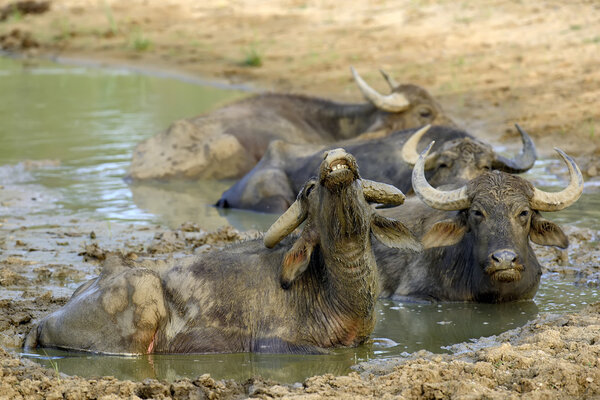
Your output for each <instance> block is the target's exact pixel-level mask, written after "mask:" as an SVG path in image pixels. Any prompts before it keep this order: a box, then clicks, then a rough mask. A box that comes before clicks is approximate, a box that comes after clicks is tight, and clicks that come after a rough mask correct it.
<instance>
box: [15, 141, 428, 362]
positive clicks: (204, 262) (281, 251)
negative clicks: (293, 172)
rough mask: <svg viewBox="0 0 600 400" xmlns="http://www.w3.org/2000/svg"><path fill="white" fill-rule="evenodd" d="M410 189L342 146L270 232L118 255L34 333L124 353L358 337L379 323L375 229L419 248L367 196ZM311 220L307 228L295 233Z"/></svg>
mask: <svg viewBox="0 0 600 400" xmlns="http://www.w3.org/2000/svg"><path fill="white" fill-rule="evenodd" d="M403 201H404V195H403V194H402V193H401V192H400V191H399V190H398V189H396V188H394V187H392V186H390V185H386V184H382V183H378V182H373V181H368V180H363V179H360V177H359V173H358V167H357V164H356V161H355V159H354V157H353V156H352V155H350V154H348V153H346V152H345V151H344V150H342V149H336V150H332V151H330V152H328V153H326V155H325V158H324V160H323V161H322V163H321V166H320V168H319V176H318V178H311V179H310V180H308V182H307V183H306V185H304V188H303V189H302V190H301V192H300V193H299V195H298V198H297V199H296V202H294V203H293V204H292V205H291V207H290V208H289V209H288V210H287V211H286V212H285V213H284V214H283V215H282V216H281V217H280V218H279V219H278V220H277V221H276V222H275V223H274V224H273V225H272V226H271V228H269V230H268V231H267V232H266V234H265V235H264V238H263V241H261V240H259V239H257V240H253V241H247V242H242V243H237V244H234V245H232V246H230V247H228V248H226V249H224V250H222V251H215V252H211V253H207V254H205V255H202V256H200V257H198V258H197V259H196V260H194V261H193V262H191V263H188V264H187V265H186V263H183V262H180V263H178V264H175V265H174V266H169V267H163V268H154V269H151V268H144V267H143V266H140V265H137V266H135V265H132V262H128V261H125V260H122V259H119V258H115V257H113V258H111V259H110V260H108V261H107V263H106V265H105V266H104V269H103V271H102V273H101V274H100V276H99V277H98V278H96V279H94V280H91V281H89V282H87V283H85V284H84V285H82V286H81V287H79V288H78V289H77V290H76V291H75V293H74V294H73V296H72V298H71V299H70V300H69V301H68V303H67V304H66V305H65V306H64V307H63V308H61V309H59V310H58V311H56V312H55V313H53V314H51V315H50V316H47V317H46V318H44V319H43V320H42V321H41V322H40V323H39V324H38V325H37V326H36V327H35V328H34V329H33V330H32V331H31V333H30V334H29V335H28V337H27V339H26V343H25V344H26V346H28V347H33V346H52V347H60V348H66V349H74V350H85V351H95V352H104V353H118V354H122V353H134V354H140V353H191V352H194V353H196V352H197V353H211V352H298V353H307V352H318V351H320V350H321V349H324V348H331V347H340V346H354V345H357V344H359V343H361V342H363V341H364V340H365V339H366V338H367V337H368V335H369V334H370V332H371V331H372V329H373V327H374V324H375V315H374V314H375V312H374V310H375V301H376V299H377V296H378V294H379V291H378V282H379V279H378V275H377V269H376V265H375V258H374V255H373V251H372V247H371V234H373V236H375V237H376V238H378V239H379V240H381V241H382V242H383V243H385V244H386V245H389V246H394V247H402V248H410V249H413V250H419V249H420V244H419V242H417V241H416V240H415V239H414V237H413V236H412V234H411V233H410V232H409V231H408V230H407V229H406V228H405V227H404V226H402V225H400V224H398V223H397V222H396V221H394V220H391V219H388V218H385V217H382V216H380V215H378V214H376V213H375V212H374V211H373V209H372V208H371V206H370V205H369V202H383V203H387V204H394V205H398V204H401V203H402V202H403ZM304 221H305V225H304V228H303V230H302V232H301V234H300V235H299V236H294V237H290V236H289V234H290V233H291V232H292V231H294V230H295V229H296V228H297V227H298V226H299V225H300V224H301V223H302V222H304ZM286 237H287V238H286ZM284 238H285V240H283V241H282V239H284ZM280 241H282V242H281V243H280ZM263 243H264V244H263ZM265 246H266V247H267V248H265ZM271 248H272V249H271ZM284 289H285V290H284Z"/></svg>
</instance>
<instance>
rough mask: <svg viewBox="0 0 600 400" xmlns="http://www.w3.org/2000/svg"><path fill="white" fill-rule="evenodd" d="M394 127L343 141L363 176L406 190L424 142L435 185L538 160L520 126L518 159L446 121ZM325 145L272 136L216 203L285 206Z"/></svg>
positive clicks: (257, 207) (521, 168)
mask: <svg viewBox="0 0 600 400" xmlns="http://www.w3.org/2000/svg"><path fill="white" fill-rule="evenodd" d="M428 129H429V127H427V126H426V127H425V128H422V129H419V130H415V129H409V130H403V131H397V132H393V133H392V134H390V135H389V136H386V137H382V138H374V139H370V140H365V141H358V142H357V141H349V142H345V143H342V146H343V147H344V148H346V149H348V151H349V152H351V153H352V154H354V155H355V156H356V159H357V160H358V163H359V164H360V165H361V173H362V175H363V176H364V177H365V178H369V179H373V180H376V181H379V182H385V183H389V184H391V185H394V186H396V187H398V188H399V189H400V190H402V191H403V192H404V193H408V192H409V191H410V190H411V188H412V185H411V183H410V182H411V179H410V176H411V173H412V167H413V165H414V163H415V162H416V160H417V158H418V152H417V148H418V147H421V146H419V142H422V143H423V147H424V146H425V145H426V144H427V143H429V142H430V141H432V140H435V141H436V146H435V148H434V150H435V151H434V153H432V154H431V155H430V156H429V157H428V158H427V162H426V164H425V169H426V170H427V172H428V178H429V179H430V181H431V183H432V184H433V185H434V186H438V185H441V184H443V183H449V182H462V181H465V182H466V181H468V180H470V179H472V178H474V177H475V176H477V175H479V174H480V173H482V172H483V171H486V170H490V169H499V170H502V171H506V172H524V171H526V170H528V169H529V168H531V167H532V166H533V164H534V162H535V159H536V154H535V146H534V145H533V142H532V140H531V138H530V137H529V136H528V135H527V133H525V131H523V130H522V129H521V128H520V127H519V126H517V129H518V131H519V133H520V134H521V139H522V141H523V149H522V151H521V153H520V154H519V155H518V156H516V157H515V158H514V159H508V158H506V157H503V156H501V155H499V154H497V153H495V152H494V150H493V149H492V147H491V146H490V145H488V144H486V143H483V142H481V141H480V140H477V139H476V138H474V137H473V136H471V135H469V134H468V133H466V132H464V131H462V130H459V129H456V128H452V127H446V126H433V127H431V128H430V129H429V130H428ZM324 148H327V146H317V145H293V144H289V143H285V142H282V141H275V142H272V143H271V145H270V146H269V148H268V150H267V152H266V154H265V156H264V157H263V158H262V160H261V161H260V162H259V163H258V164H257V165H256V166H255V167H254V168H253V169H252V171H250V172H249V173H248V174H247V175H246V176H244V177H243V178H242V179H241V180H240V181H238V182H237V183H235V184H234V185H233V186H232V187H231V188H229V189H228V190H227V191H225V192H224V193H223V194H222V195H221V198H220V199H219V200H218V201H217V204H216V205H217V206H219V207H224V208H228V207H230V208H241V209H249V210H255V211H263V212H272V213H277V212H282V211H283V210H285V209H287V207H289V205H290V204H291V203H292V202H293V201H294V196H295V193H297V192H298V190H299V189H300V188H301V187H302V184H303V183H304V182H305V181H306V179H307V178H308V174H309V173H310V172H309V171H314V169H315V168H316V166H317V165H318V163H319V162H320V154H321V152H322V151H323V149H324Z"/></svg>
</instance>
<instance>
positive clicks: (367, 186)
mask: <svg viewBox="0 0 600 400" xmlns="http://www.w3.org/2000/svg"><path fill="white" fill-rule="evenodd" d="M361 181H362V188H363V194H364V196H365V200H366V201H367V202H369V203H380V204H385V205H387V206H399V205H400V204H402V203H404V199H405V198H406V197H405V196H404V194H403V193H402V192H401V191H400V189H398V188H397V187H395V186H392V185H388V184H387V183H381V182H374V181H371V180H368V179H362V180H361Z"/></svg>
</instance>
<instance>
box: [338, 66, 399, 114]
mask: <svg viewBox="0 0 600 400" xmlns="http://www.w3.org/2000/svg"><path fill="white" fill-rule="evenodd" d="M350 70H351V71H352V75H353V76H354V80H355V81H356V84H357V85H358V88H359V89H360V91H361V92H362V94H363V96H365V98H366V99H367V100H369V101H370V102H371V103H373V104H374V105H375V106H376V107H377V108H379V109H381V110H384V111H388V112H399V111H404V110H406V109H407V108H408V107H409V106H410V102H409V101H408V99H407V98H406V97H405V96H404V95H403V94H402V93H390V94H388V95H387V96H384V95H382V94H380V93H378V92H377V91H376V90H375V89H373V88H372V87H370V86H369V85H367V82H365V81H364V80H363V79H362V78H361V77H360V76H359V75H358V73H357V72H356V70H355V69H354V67H350Z"/></svg>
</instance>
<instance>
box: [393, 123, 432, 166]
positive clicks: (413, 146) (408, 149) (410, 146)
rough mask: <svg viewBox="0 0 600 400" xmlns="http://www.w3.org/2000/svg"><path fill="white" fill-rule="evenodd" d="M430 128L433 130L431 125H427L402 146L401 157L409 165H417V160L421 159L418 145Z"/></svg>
mask: <svg viewBox="0 0 600 400" xmlns="http://www.w3.org/2000/svg"><path fill="white" fill-rule="evenodd" d="M429 128H431V125H425V126H424V127H422V128H421V129H419V130H418V131H416V132H415V133H413V134H412V135H411V136H410V137H409V138H408V140H407V141H406V142H405V143H404V146H402V151H401V153H400V155H401V156H402V159H403V160H404V161H405V162H406V163H407V164H410V165H415V164H416V163H417V160H418V159H419V153H418V152H417V145H418V144H419V141H420V140H421V138H422V137H423V135H424V134H426V133H427V131H428V130H429Z"/></svg>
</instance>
